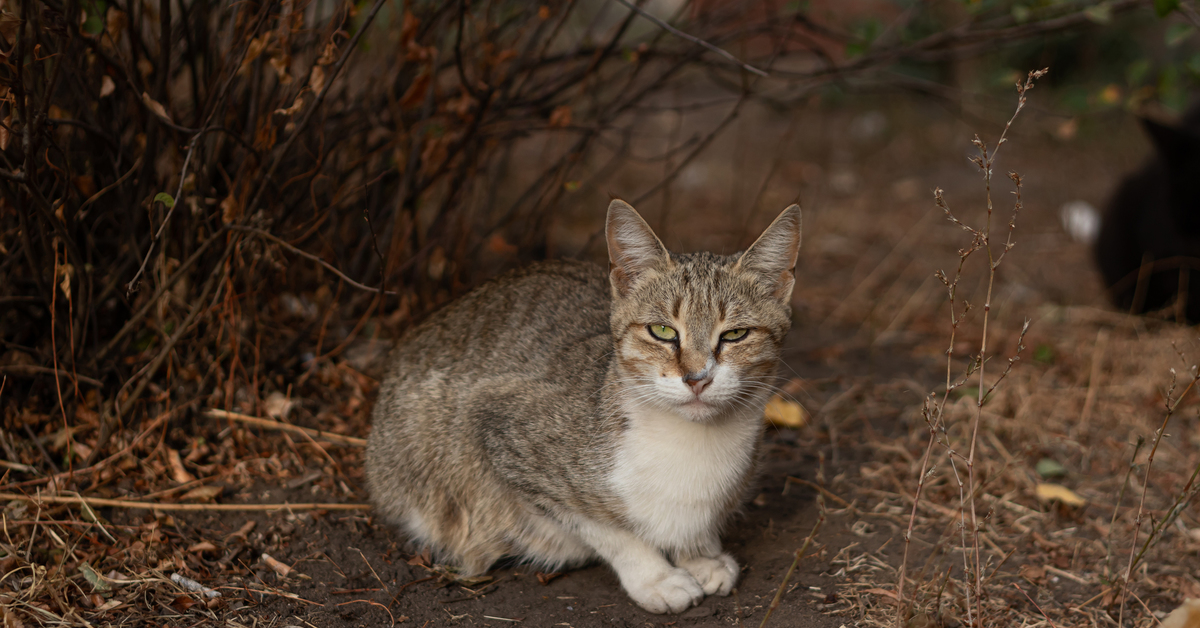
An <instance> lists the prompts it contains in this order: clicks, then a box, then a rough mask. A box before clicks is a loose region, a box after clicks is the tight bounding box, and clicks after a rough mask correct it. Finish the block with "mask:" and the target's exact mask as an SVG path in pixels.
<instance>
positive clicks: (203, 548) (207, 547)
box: [188, 541, 217, 552]
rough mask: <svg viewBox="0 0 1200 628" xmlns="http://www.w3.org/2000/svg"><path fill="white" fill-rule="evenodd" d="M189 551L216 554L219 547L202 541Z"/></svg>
mask: <svg viewBox="0 0 1200 628" xmlns="http://www.w3.org/2000/svg"><path fill="white" fill-rule="evenodd" d="M188 551H189V552H215V551H217V546H216V545H213V544H212V543H211V542H210V541H200V542H199V543H196V544H195V545H193V546H191V547H189V548H188Z"/></svg>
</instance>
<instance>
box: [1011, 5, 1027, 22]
mask: <svg viewBox="0 0 1200 628" xmlns="http://www.w3.org/2000/svg"><path fill="white" fill-rule="evenodd" d="M1029 13H1030V11H1029V7H1027V6H1025V5H1023V4H1017V5H1013V8H1012V17H1013V20H1015V21H1016V22H1017V24H1024V23H1025V22H1028V21H1029Z"/></svg>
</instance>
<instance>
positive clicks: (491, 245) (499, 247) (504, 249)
mask: <svg viewBox="0 0 1200 628" xmlns="http://www.w3.org/2000/svg"><path fill="white" fill-rule="evenodd" d="M487 249H488V250H489V251H491V252H493V253H496V254H499V255H513V254H515V253H516V252H517V247H516V246H515V245H513V244H509V243H508V241H507V240H505V239H504V236H502V235H500V234H499V233H497V234H495V235H493V236H492V237H491V238H489V239H488V243H487Z"/></svg>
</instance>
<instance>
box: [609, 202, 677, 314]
mask: <svg viewBox="0 0 1200 628" xmlns="http://www.w3.org/2000/svg"><path fill="white" fill-rule="evenodd" d="M604 235H605V238H606V239H607V240H608V267H609V275H608V276H609V282H610V283H612V286H613V288H614V289H616V291H617V294H618V295H620V296H622V297H624V296H627V295H628V294H629V291H630V290H632V289H633V285H634V284H635V283H637V281H638V280H639V279H640V278H641V277H642V275H644V274H645V273H646V272H647V271H649V270H650V269H652V268H655V267H657V266H659V265H661V264H670V259H671V258H670V255H669V254H668V253H667V248H666V247H664V246H663V244H662V242H661V241H659V239H658V236H656V235H654V231H653V230H652V229H650V225H648V224H646V221H645V220H643V219H642V217H641V215H639V214H638V213H637V210H635V209H634V208H633V207H630V205H629V203H626V202H625V201H622V200H619V199H615V200H613V202H612V203H610V204H609V206H608V219H607V221H606V222H605V225H604Z"/></svg>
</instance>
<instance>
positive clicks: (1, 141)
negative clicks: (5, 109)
mask: <svg viewBox="0 0 1200 628" xmlns="http://www.w3.org/2000/svg"><path fill="white" fill-rule="evenodd" d="M10 128H12V114H11V113H10V114H8V115H7V116H5V117H4V123H3V124H2V125H0V150H8V143H9V141H11V140H12V133H11V132H9V129H10Z"/></svg>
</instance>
